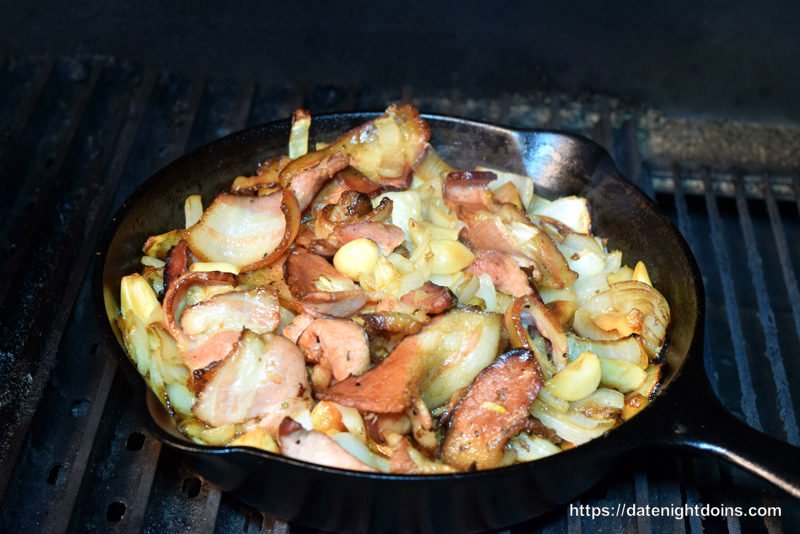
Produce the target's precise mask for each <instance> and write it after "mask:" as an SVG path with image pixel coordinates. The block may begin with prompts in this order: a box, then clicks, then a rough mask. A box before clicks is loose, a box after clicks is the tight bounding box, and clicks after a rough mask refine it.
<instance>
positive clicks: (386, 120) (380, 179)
mask: <svg viewBox="0 0 800 534" xmlns="http://www.w3.org/2000/svg"><path fill="white" fill-rule="evenodd" d="M430 137H431V132H430V128H429V127H428V125H427V123H426V122H425V121H424V120H423V119H422V117H421V116H420V114H419V112H418V111H417V110H416V109H414V108H413V107H412V106H409V105H392V106H389V107H388V108H387V110H386V113H385V114H384V115H382V116H381V117H378V118H376V119H374V120H372V121H369V122H367V123H365V124H362V125H361V126H359V127H358V128H354V129H353V130H350V131H349V132H347V133H345V134H344V135H342V136H341V137H340V138H339V139H337V140H335V141H334V142H332V143H331V144H330V145H328V146H327V147H325V148H323V149H322V150H317V151H315V152H309V153H308V154H306V155H305V156H302V157H300V158H297V159H296V160H294V161H292V162H290V163H289V164H288V165H287V166H286V167H285V168H284V169H283V170H282V171H281V175H280V179H281V185H283V187H288V188H289V189H291V190H292V191H293V192H294V193H295V194H296V196H297V199H298V201H299V202H300V205H301V206H302V208H303V209H304V210H305V208H306V207H308V205H309V204H310V203H311V201H312V199H313V198H314V195H316V194H317V192H318V191H319V190H320V188H321V187H322V185H323V184H324V183H325V182H326V181H328V180H329V179H331V178H332V177H333V175H334V174H335V173H337V172H339V171H341V170H343V169H345V168H346V167H347V166H348V165H352V166H353V167H354V168H356V169H358V171H359V172H361V173H363V174H364V175H365V176H366V177H367V178H368V179H369V180H372V181H373V182H376V183H378V184H380V185H381V186H388V187H395V188H400V187H408V185H409V183H410V175H411V169H412V166H413V165H414V164H415V163H416V162H417V160H418V159H419V158H420V156H421V155H422V154H424V152H425V147H426V146H427V144H428V141H429V140H430ZM354 189H356V188H354ZM359 189H360V188H359Z"/></svg>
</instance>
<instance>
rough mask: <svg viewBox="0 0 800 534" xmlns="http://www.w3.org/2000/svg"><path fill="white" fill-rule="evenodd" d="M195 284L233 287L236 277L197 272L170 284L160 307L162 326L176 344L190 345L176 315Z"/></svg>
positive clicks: (226, 274)
mask: <svg viewBox="0 0 800 534" xmlns="http://www.w3.org/2000/svg"><path fill="white" fill-rule="evenodd" d="M195 284H200V285H212V286H213V285H226V286H234V287H235V286H236V285H237V282H236V277H235V276H234V275H232V274H230V273H220V272H202V271H198V272H194V273H187V274H185V275H183V276H181V277H180V278H178V279H177V280H176V281H175V283H174V284H170V287H169V288H168V289H167V292H166V294H165V295H164V302H163V303H162V307H163V309H164V324H165V325H166V327H167V331H168V332H169V333H170V335H171V336H172V337H174V338H175V339H176V340H177V341H178V342H183V343H191V338H190V337H189V335H188V334H187V333H186V332H184V331H183V329H182V328H181V327H180V326H179V325H178V320H177V318H176V314H177V312H178V306H179V305H180V302H181V300H182V299H183V296H184V295H185V294H186V292H187V291H188V290H189V288H190V287H191V286H193V285H195Z"/></svg>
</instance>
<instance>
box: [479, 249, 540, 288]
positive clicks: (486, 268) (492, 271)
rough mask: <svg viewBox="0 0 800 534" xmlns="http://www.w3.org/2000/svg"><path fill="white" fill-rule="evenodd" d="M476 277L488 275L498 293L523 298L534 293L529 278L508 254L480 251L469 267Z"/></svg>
mask: <svg viewBox="0 0 800 534" xmlns="http://www.w3.org/2000/svg"><path fill="white" fill-rule="evenodd" d="M467 271H468V272H471V273H473V274H475V275H481V274H486V275H489V278H491V279H492V283H493V284H494V287H495V288H497V290H498V291H502V292H503V293H507V294H509V295H511V296H512V297H522V296H524V295H529V294H530V293H531V292H532V289H531V285H530V283H528V276H527V275H526V274H525V273H524V272H523V270H522V269H520V268H519V265H517V262H515V261H514V260H513V259H512V258H511V257H510V256H509V255H508V254H504V253H502V252H497V251H495V250H479V251H478V254H477V255H476V257H475V261H474V262H472V264H471V265H470V266H469V267H467Z"/></svg>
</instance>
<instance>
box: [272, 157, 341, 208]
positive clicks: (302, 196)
mask: <svg viewBox="0 0 800 534" xmlns="http://www.w3.org/2000/svg"><path fill="white" fill-rule="evenodd" d="M348 165H350V158H348V157H347V156H345V155H342V154H337V153H328V152H324V151H317V152H309V153H308V154H306V155H305V156H303V157H300V158H297V159H296V160H294V161H292V162H291V163H289V164H288V165H286V167H284V168H283V170H282V171H281V173H280V181H281V185H283V187H285V188H286V189H288V190H289V191H291V192H292V193H294V196H295V197H297V202H298V203H299V204H300V209H301V211H305V209H306V208H307V207H308V206H309V205H310V204H311V201H312V200H313V199H314V196H315V195H316V194H317V193H318V192H319V190H320V189H322V186H323V185H325V182H327V181H328V180H330V179H331V178H333V175H334V174H336V173H337V172H339V171H341V170H342V169H344V168H345V167H347V166H348Z"/></svg>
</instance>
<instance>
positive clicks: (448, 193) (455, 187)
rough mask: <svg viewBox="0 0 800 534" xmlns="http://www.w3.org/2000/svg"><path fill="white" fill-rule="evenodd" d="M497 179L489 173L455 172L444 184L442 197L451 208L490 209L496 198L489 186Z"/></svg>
mask: <svg viewBox="0 0 800 534" xmlns="http://www.w3.org/2000/svg"><path fill="white" fill-rule="evenodd" d="M496 179H497V175H496V174H495V173H493V172H488V171H473V172H470V171H453V172H451V173H449V174H448V175H447V179H446V180H445V181H444V184H442V195H443V196H444V200H445V202H447V203H448V204H449V205H450V206H451V207H454V206H469V207H472V208H475V209H490V208H491V206H492V204H493V202H494V197H493V196H492V192H491V191H489V188H488V187H487V186H488V184H489V183H491V182H492V181H493V180H496Z"/></svg>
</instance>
